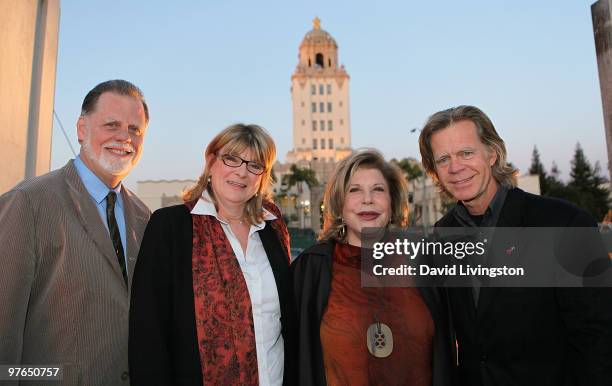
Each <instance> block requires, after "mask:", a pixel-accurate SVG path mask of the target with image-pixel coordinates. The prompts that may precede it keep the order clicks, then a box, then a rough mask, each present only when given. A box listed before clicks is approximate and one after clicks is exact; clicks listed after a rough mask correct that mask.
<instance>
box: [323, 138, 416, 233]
mask: <svg viewBox="0 0 612 386" xmlns="http://www.w3.org/2000/svg"><path fill="white" fill-rule="evenodd" d="M358 169H377V170H379V171H380V172H381V173H382V175H383V177H384V179H385V181H386V182H387V185H388V186H389V195H390V196H391V225H393V226H395V227H399V228H405V227H406V226H407V224H408V184H407V183H406V179H405V178H404V175H403V174H402V172H401V171H400V170H399V169H398V168H397V166H395V165H393V164H391V163H390V162H387V161H385V158H384V157H383V156H382V154H381V153H380V152H379V151H378V150H376V149H372V148H364V149H359V150H357V151H355V152H354V153H353V154H352V155H350V156H349V157H347V158H345V159H343V160H342V161H340V162H339V163H338V165H337V167H336V169H335V170H334V172H333V173H332V175H331V177H330V178H329V181H328V182H327V187H326V189H325V195H324V196H323V206H324V208H323V230H322V232H321V235H320V237H319V240H336V241H340V242H345V238H346V234H344V235H343V234H342V233H343V231H342V230H343V228H344V226H345V225H344V223H343V222H342V209H343V208H344V199H345V197H346V190H347V188H348V185H349V182H350V180H351V177H352V176H353V174H355V172H356V171H357V170H358ZM344 233H345V232H344Z"/></svg>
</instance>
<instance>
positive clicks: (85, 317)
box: [0, 161, 150, 386]
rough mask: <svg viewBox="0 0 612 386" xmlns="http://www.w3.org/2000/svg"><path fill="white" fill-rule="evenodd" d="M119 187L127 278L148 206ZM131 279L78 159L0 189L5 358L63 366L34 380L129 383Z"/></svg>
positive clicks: (0, 323) (0, 313) (1, 351)
mask: <svg viewBox="0 0 612 386" xmlns="http://www.w3.org/2000/svg"><path fill="white" fill-rule="evenodd" d="M121 191H122V194H123V202H124V212H125V223H126V231H127V248H126V251H127V258H128V270H129V280H128V283H129V284H131V281H132V274H133V272H134V266H135V264H136V257H137V256H138V248H139V245H140V241H141V240H142V236H143V233H144V230H145V226H146V224H147V221H148V219H149V216H150V211H149V209H148V208H147V207H146V205H145V204H144V203H143V202H142V201H140V200H139V199H138V198H137V197H136V196H135V195H134V194H133V193H132V192H130V191H129V190H128V189H126V188H125V187H124V188H123V189H122V190H121ZM128 287H129V285H128V286H126V285H125V282H124V280H123V278H122V276H121V270H120V268H119V263H118V262H117V256H116V255H115V251H114V249H113V244H112V241H111V239H110V236H109V234H108V231H107V229H106V227H105V225H104V223H103V220H102V218H101V217H100V215H99V213H98V211H97V209H96V207H95V203H94V202H93V200H92V198H91V196H90V195H89V193H88V192H87V190H86V189H85V186H84V185H83V183H82V182H81V179H80V178H79V176H78V174H77V172H76V169H75V168H74V165H73V161H69V162H68V164H67V165H66V166H64V167H63V168H61V169H59V170H55V171H53V172H50V173H48V174H45V175H43V176H40V177H36V178H33V179H30V180H26V181H23V182H22V183H20V184H19V185H17V186H16V187H14V188H13V189H12V190H11V191H9V192H7V193H5V194H3V195H2V196H0V364H24V365H25V364H33V365H48V366H50V365H62V366H63V371H64V373H63V381H62V382H57V381H54V382H48V383H47V382H37V383H35V384H36V385H43V384H45V385H46V384H49V385H53V386H59V385H70V386H72V385H86V386H95V385H101V386H102V385H104V386H108V385H122V386H123V385H129V379H128V375H127V374H128V373H127V371H128V357H127V356H128V347H127V345H128V308H129V294H128ZM0 383H1V382H0ZM25 383H27V382H25ZM2 384H4V383H2ZM13 384H14V385H16V384H17V383H16V382H15V383H13ZM21 384H24V382H23V381H22V383H21Z"/></svg>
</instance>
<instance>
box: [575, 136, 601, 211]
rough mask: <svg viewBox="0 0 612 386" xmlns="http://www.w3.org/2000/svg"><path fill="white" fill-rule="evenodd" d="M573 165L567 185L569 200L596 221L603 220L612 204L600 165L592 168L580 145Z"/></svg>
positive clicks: (577, 147)
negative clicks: (611, 203)
mask: <svg viewBox="0 0 612 386" xmlns="http://www.w3.org/2000/svg"><path fill="white" fill-rule="evenodd" d="M571 164H572V170H571V171H570V182H569V183H568V185H567V187H568V188H569V189H571V192H570V193H571V194H570V197H568V198H569V199H570V200H571V201H573V202H574V203H575V204H576V205H578V206H579V207H581V208H583V209H584V210H586V211H587V212H589V213H590V214H591V215H593V216H594V217H595V218H596V219H598V220H601V219H603V217H604V216H605V215H606V213H607V212H608V208H609V204H610V203H609V199H608V197H609V190H608V189H607V188H606V187H604V186H602V185H603V184H604V183H605V182H606V179H605V177H602V176H601V174H600V172H601V170H600V167H599V163H595V166H594V167H593V166H591V163H590V162H589V160H588V159H587V158H586V156H585V155H584V151H583V150H582V147H581V146H580V144H579V143H578V144H576V151H575V152H574V158H573V159H572V162H571Z"/></svg>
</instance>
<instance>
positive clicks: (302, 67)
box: [287, 18, 352, 169]
mask: <svg viewBox="0 0 612 386" xmlns="http://www.w3.org/2000/svg"><path fill="white" fill-rule="evenodd" d="M298 59H299V62H298V64H297V66H296V68H295V71H294V73H293V75H292V76H291V99H292V102H293V150H291V151H290V152H289V153H288V154H287V161H288V162H290V163H303V162H304V161H307V162H309V163H310V165H311V166H314V165H313V162H312V161H315V163H316V164H332V165H333V164H334V163H335V162H336V161H339V160H341V159H342V158H344V157H346V156H348V155H349V154H351V152H352V150H351V123H350V118H349V76H348V74H347V73H346V70H345V69H344V66H342V65H339V64H338V44H337V43H336V41H335V40H334V38H333V37H332V36H331V35H330V34H329V33H328V32H327V31H325V30H323V29H321V21H320V20H319V18H315V19H314V21H313V29H312V30H310V31H308V33H307V34H306V36H304V39H303V40H302V43H301V44H300V52H299V55H298ZM320 166H323V165H320ZM329 166H331V165H329ZM316 169H319V168H316ZM323 169H328V167H323Z"/></svg>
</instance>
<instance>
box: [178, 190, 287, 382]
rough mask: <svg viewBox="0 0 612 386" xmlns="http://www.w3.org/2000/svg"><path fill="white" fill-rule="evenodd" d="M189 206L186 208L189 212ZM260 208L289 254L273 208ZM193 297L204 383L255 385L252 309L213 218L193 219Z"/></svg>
mask: <svg viewBox="0 0 612 386" xmlns="http://www.w3.org/2000/svg"><path fill="white" fill-rule="evenodd" d="M193 205H195V202H193V203H192V205H188V206H189V207H190V209H192V208H193ZM264 207H265V208H266V209H267V210H268V211H270V212H271V213H272V214H274V215H275V216H276V217H277V219H276V220H274V221H272V223H271V224H270V225H271V226H272V228H273V229H274V230H275V231H276V234H277V236H278V238H279V240H280V241H281V245H282V246H283V247H284V248H285V252H287V256H289V254H288V252H289V233H288V231H287V226H286V225H285V223H284V222H283V221H282V217H281V214H280V211H279V210H278V208H277V207H276V206H275V205H274V204H272V203H265V204H264ZM192 219H193V249H192V258H191V259H192V260H191V261H192V270H193V294H194V303H195V318H196V329H197V335H198V347H199V351H200V361H201V364H202V379H203V382H204V385H258V383H259V378H258V373H257V351H256V348H255V329H254V326H253V311H252V309H251V300H250V298H249V291H248V289H247V285H246V282H245V280H244V276H243V275H242V271H241V269H240V265H239V264H238V260H237V259H236V255H235V254H234V251H233V249H232V246H231V244H230V242H229V240H228V238H227V237H226V235H225V232H224V231H223V228H222V227H221V223H220V222H219V221H218V220H217V219H216V218H215V217H213V216H202V215H192Z"/></svg>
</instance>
